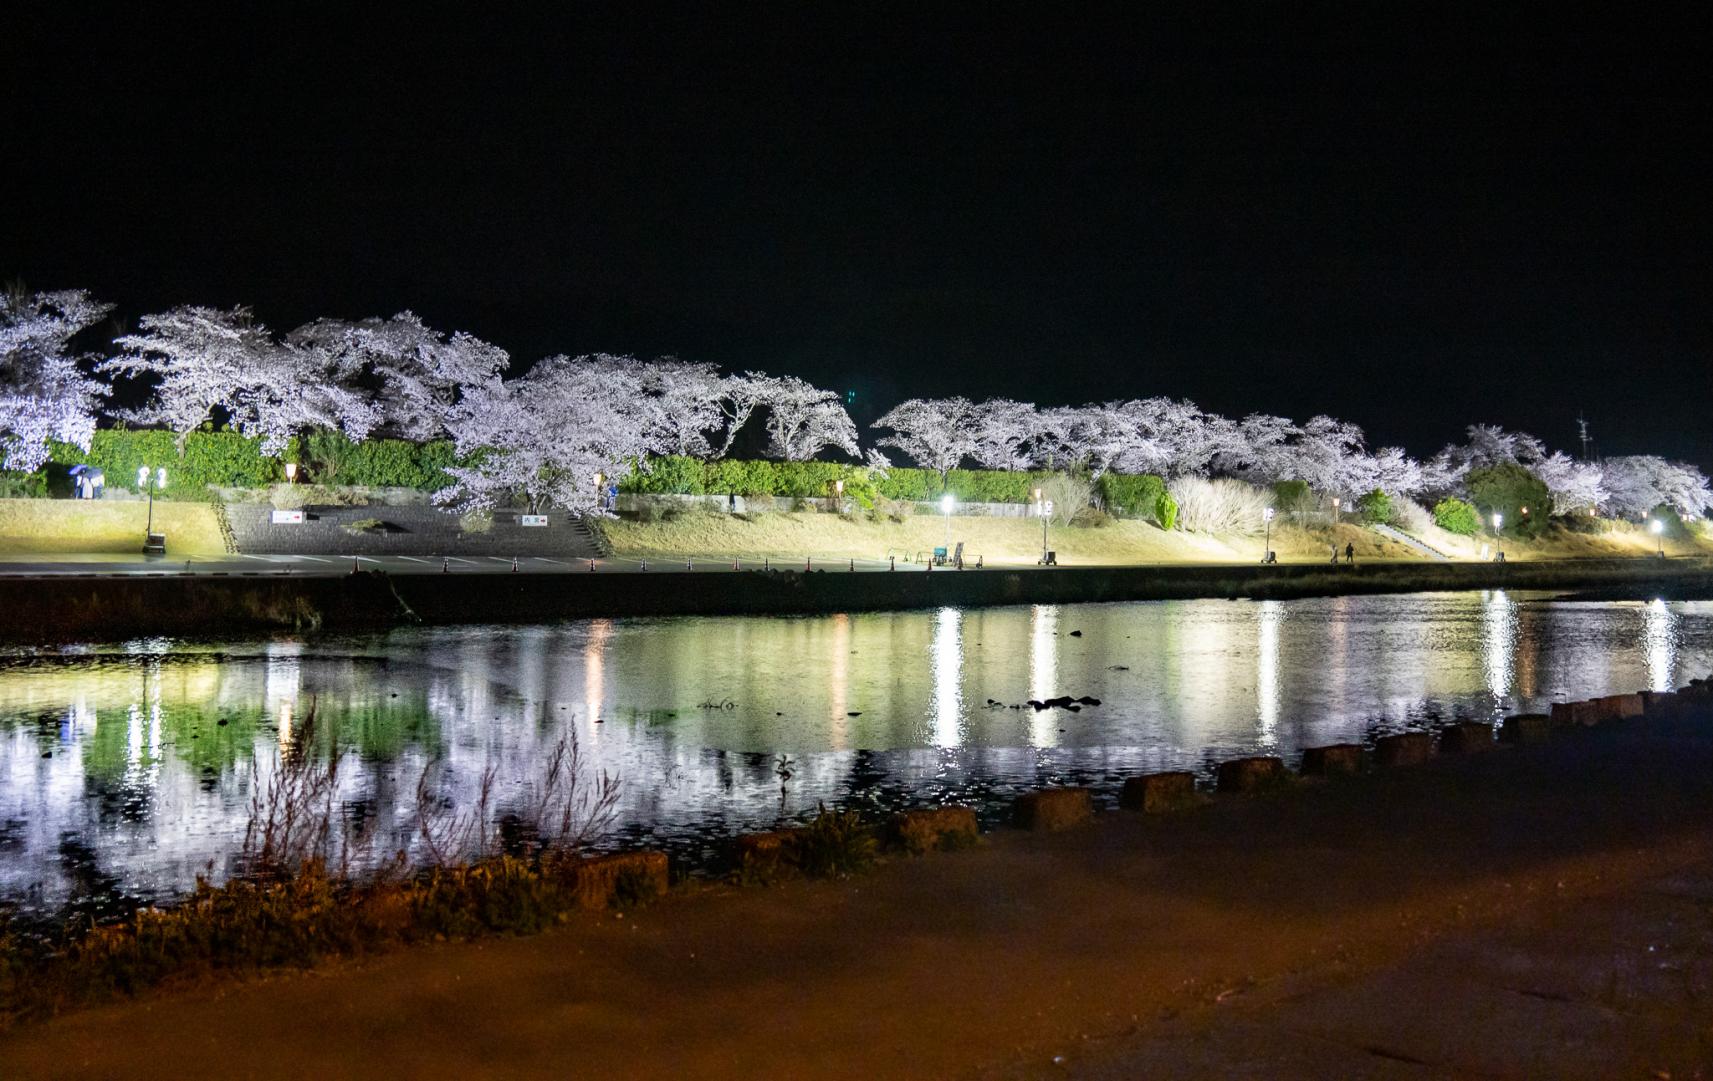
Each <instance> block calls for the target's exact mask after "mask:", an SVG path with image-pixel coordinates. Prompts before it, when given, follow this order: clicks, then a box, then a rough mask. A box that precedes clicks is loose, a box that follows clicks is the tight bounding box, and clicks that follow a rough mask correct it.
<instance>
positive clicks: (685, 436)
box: [641, 357, 736, 458]
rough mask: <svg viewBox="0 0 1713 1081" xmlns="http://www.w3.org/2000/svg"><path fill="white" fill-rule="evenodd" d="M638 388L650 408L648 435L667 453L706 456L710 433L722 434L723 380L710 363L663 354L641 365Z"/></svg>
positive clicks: (708, 451) (709, 444)
mask: <svg viewBox="0 0 1713 1081" xmlns="http://www.w3.org/2000/svg"><path fill="white" fill-rule="evenodd" d="M641 371H642V388H643V392H644V393H645V394H647V395H648V401H649V404H650V405H651V406H652V408H653V413H654V416H653V422H652V434H653V435H654V437H655V438H656V440H657V441H658V442H659V443H660V445H661V446H662V447H664V448H666V450H665V452H666V453H669V454H683V455H687V456H689V457H692V458H707V457H710V456H712V454H713V444H712V443H711V442H710V441H709V439H708V434H709V433H710V432H720V433H721V434H722V435H723V436H727V437H726V438H725V440H724V442H725V444H726V445H728V446H729V445H730V442H731V440H730V438H729V435H735V434H736V433H735V432H732V433H729V435H728V434H727V433H725V431H724V429H725V428H726V412H725V407H724V403H723V400H722V399H723V398H724V396H725V380H723V379H721V378H720V370H719V369H718V368H717V367H715V366H714V365H712V364H703V363H696V362H692V361H685V360H679V359H677V358H676V357H666V358H663V359H661V360H656V361H653V362H652V363H649V364H646V365H643V366H642V369H641Z"/></svg>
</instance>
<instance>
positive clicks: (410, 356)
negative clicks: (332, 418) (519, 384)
mask: <svg viewBox="0 0 1713 1081" xmlns="http://www.w3.org/2000/svg"><path fill="white" fill-rule="evenodd" d="M286 344H287V346H288V347H290V348H292V349H296V350H299V351H302V352H304V353H307V354H309V357H308V358H306V366H309V367H311V368H313V367H322V368H324V369H325V371H326V374H327V375H328V376H329V377H330V378H331V379H332V380H333V381H334V382H335V383H336V384H337V385H339V386H340V387H343V388H345V389H346V390H348V391H349V392H350V393H351V394H353V395H354V396H355V397H356V398H357V399H359V400H360V401H362V402H364V403H366V405H367V406H368V409H369V412H370V414H371V415H372V417H373V420H374V425H375V427H376V428H377V429H379V430H381V431H384V432H386V433H388V434H391V435H396V436H398V437H400V438H403V439H414V440H417V441H426V440H430V439H438V438H440V437H441V436H442V435H444V434H445V433H446V416H447V413H448V411H449V410H450V409H451V408H452V407H453V406H454V405H456V404H457V403H458V402H459V400H460V399H461V398H462V397H463V395H464V394H465V393H466V391H467V389H468V390H472V391H473V390H474V389H476V388H479V387H486V386H491V385H492V384H494V383H495V382H497V381H498V380H499V378H500V376H501V374H502V373H503V372H504V371H505V370H506V367H507V365H508V364H510V363H511V358H510V357H509V356H507V355H506V351H505V350H503V349H501V348H500V347H499V346H497V345H490V344H489V343H487V342H485V341H482V340H481V339H480V338H477V337H475V336H474V335H471V334H465V333H463V332H462V331H460V332H457V333H454V334H443V333H441V332H439V331H436V330H431V329H429V328H428V327H426V326H424V325H423V322H422V320H421V319H419V318H418V317H417V316H416V315H414V314H413V313H411V312H408V311H406V312H400V313H399V314H397V315H395V316H393V317H392V318H391V319H362V320H357V321H355V322H353V321H349V320H344V319H318V320H316V321H315V322H313V323H307V324H305V325H303V326H301V327H298V328H297V329H296V330H294V331H292V332H291V333H290V334H289V335H287V336H286ZM354 419H355V418H353V420H354ZM347 434H349V435H351V436H352V438H354V439H360V438H362V437H363V436H364V435H367V434H368V432H362V433H361V434H358V433H357V432H356V431H355V425H354V424H353V425H348V427H347Z"/></svg>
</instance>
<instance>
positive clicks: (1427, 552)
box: [1368, 525, 1451, 563]
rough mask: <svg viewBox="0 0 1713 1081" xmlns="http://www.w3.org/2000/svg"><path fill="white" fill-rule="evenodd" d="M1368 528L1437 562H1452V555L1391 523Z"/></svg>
mask: <svg viewBox="0 0 1713 1081" xmlns="http://www.w3.org/2000/svg"><path fill="white" fill-rule="evenodd" d="M1368 528H1369V529H1372V530H1373V531H1374V532H1376V533H1378V534H1380V535H1381V536H1382V537H1385V538H1386V539H1387V540H1394V541H1397V542H1398V543H1399V544H1402V545H1403V546H1405V547H1406V548H1414V549H1415V550H1416V551H1418V552H1420V553H1421V554H1422V555H1424V556H1427V557H1428V558H1429V559H1432V560H1435V561H1436V562H1439V563H1447V562H1450V560H1451V557H1450V556H1448V555H1446V554H1445V553H1444V552H1442V551H1440V550H1439V549H1438V548H1435V547H1434V546H1433V545H1431V544H1429V543H1427V542H1426V541H1424V540H1419V539H1417V538H1415V537H1412V536H1410V535H1409V534H1408V533H1405V532H1404V531H1402V530H1399V529H1393V528H1392V527H1391V526H1389V525H1371V526H1369V527H1368Z"/></svg>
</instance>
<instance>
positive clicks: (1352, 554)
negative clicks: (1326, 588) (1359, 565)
mask: <svg viewBox="0 0 1713 1081" xmlns="http://www.w3.org/2000/svg"><path fill="white" fill-rule="evenodd" d="M1344 561H1345V562H1346V563H1349V564H1350V565H1351V566H1355V565H1356V545H1355V544H1346V545H1345V546H1344Z"/></svg>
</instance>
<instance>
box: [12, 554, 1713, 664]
mask: <svg viewBox="0 0 1713 1081" xmlns="http://www.w3.org/2000/svg"><path fill="white" fill-rule="evenodd" d="M1472 589H1522V590H1549V591H1564V592H1566V593H1567V594H1569V597H1568V599H1573V600H1650V599H1653V598H1655V597H1661V598H1668V599H1673V600H1693V599H1702V598H1710V597H1713V561H1708V560H1705V559H1684V560H1665V561H1659V560H1642V559H1601V560H1564V561H1551V562H1549V561H1544V560H1543V561H1535V562H1518V563H1508V564H1506V563H1434V564H1415V563H1389V564H1382V563H1373V564H1365V565H1364V564H1358V565H1356V566H1339V567H1336V568H1333V567H1327V566H1323V565H1318V564H1278V565H1274V566H1248V565H1202V566H1132V567H1059V568H1054V569H1050V570H1042V569H1035V568H1029V569H1015V568H1006V569H1002V568H988V569H984V570H975V569H967V570H962V571H957V570H950V569H939V570H933V571H923V570H920V569H911V570H899V571H891V572H889V571H858V572H850V571H846V570H843V569H836V570H813V571H807V572H805V571H801V570H773V571H758V570H743V571H729V570H726V571H671V572H659V573H654V574H648V573H615V572H607V573H600V572H597V573H592V574H591V573H585V572H575V571H568V572H560V573H552V574H538V573H518V574H494V573H486V574H456V573H454V574H447V575H441V574H406V575H391V574H387V573H384V572H379V571H366V572H360V573H353V574H344V575H338V576H325V577H316V576H310V575H293V576H278V575H254V576H251V575H221V574H204V575H197V574H171V575H158V576H157V575H150V576H133V577H100V576H89V577H82V576H74V575H47V576H42V577H37V578H10V579H0V611H3V612H4V613H5V615H4V616H0V641H5V642H9V643H13V644H19V643H24V644H29V643H36V644H49V643H55V642H69V641H90V640H112V639H114V638H125V637H134V636H138V635H175V636H194V635H211V634H244V633H263V634H270V633H305V632H314V631H340V630H363V629H380V628H386V627H392V626H405V625H410V624H418V623H420V624H430V625H459V624H479V623H544V622H554V621H557V620H563V619H587V618H617V617H625V616H697V615H708V616H713V615H818V614H826V613H832V612H843V611H883V610H908V609H922V608H939V607H946V606H955V607H987V606H998V605H1012V604H1088V603H1102V602H1122V601H1148V600H1190V599H1253V600H1288V599H1296V598H1302V597H1317V596H1339V595H1363V594H1377V593H1420V592H1445V591H1461V590H1472Z"/></svg>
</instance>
